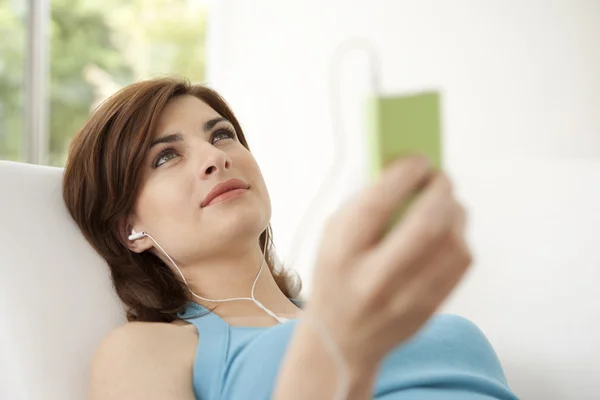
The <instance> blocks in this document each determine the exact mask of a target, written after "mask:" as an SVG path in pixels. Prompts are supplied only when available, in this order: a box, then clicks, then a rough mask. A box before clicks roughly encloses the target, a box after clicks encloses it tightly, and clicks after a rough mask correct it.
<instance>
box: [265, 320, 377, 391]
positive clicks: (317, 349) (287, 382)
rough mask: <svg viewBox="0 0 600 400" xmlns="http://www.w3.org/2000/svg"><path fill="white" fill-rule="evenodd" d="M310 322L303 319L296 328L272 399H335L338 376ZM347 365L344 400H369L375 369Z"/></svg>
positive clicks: (362, 365)
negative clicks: (346, 387)
mask: <svg viewBox="0 0 600 400" xmlns="http://www.w3.org/2000/svg"><path fill="white" fill-rule="evenodd" d="M311 323H312V321H308V320H304V319H303V320H301V321H299V324H298V325H297V327H296V330H295V332H294V336H293V337H292V340H291V342H290V345H289V348H288V351H287V353H286V355H285V358H284V360H283V364H282V367H281V369H280V371H279V376H278V379H277V382H276V386H275V391H274V394H273V399H274V400H305V399H314V400H319V399H327V400H330V399H334V398H335V397H334V396H335V393H336V391H337V390H338V388H339V385H340V382H341V379H340V378H341V377H340V375H339V371H338V369H337V368H336V364H335V362H334V358H333V357H332V354H331V353H330V350H329V349H328V348H327V347H326V346H325V344H324V341H323V338H322V337H320V336H319V335H318V333H317V332H318V330H316V329H315V326H314V325H311ZM346 366H347V371H348V378H349V382H348V383H349V388H348V389H349V390H348V393H349V394H350V397H348V398H347V399H348V400H363V399H370V398H371V390H372V387H373V383H374V380H375V375H376V372H377V366H376V365H374V364H370V363H361V362H358V361H357V360H356V361H352V360H346ZM345 399H346V398H345Z"/></svg>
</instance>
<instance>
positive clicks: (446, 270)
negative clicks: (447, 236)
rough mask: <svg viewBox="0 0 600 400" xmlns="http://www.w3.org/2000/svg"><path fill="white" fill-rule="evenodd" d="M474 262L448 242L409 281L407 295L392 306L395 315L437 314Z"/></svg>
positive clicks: (465, 252) (393, 302)
mask: <svg viewBox="0 0 600 400" xmlns="http://www.w3.org/2000/svg"><path fill="white" fill-rule="evenodd" d="M471 261H472V260H471V257H470V254H469V252H468V251H465V249H464V248H462V247H461V246H456V245H455V243H453V241H452V240H448V241H447V242H446V243H445V246H444V249H443V250H442V251H440V252H438V253H437V254H436V256H435V257H433V258H432V259H431V260H430V262H429V263H428V264H427V265H425V266H424V267H423V268H421V269H420V270H419V272H418V273H417V274H416V275H414V276H413V277H412V279H410V280H409V281H407V282H405V285H406V286H405V289H404V291H403V293H398V296H397V298H396V299H395V300H394V301H392V302H391V303H390V306H391V307H392V310H393V312H395V313H406V312H408V310H410V311H409V312H412V313H417V314H422V315H427V316H429V315H431V314H433V313H434V312H435V311H436V310H437V309H438V308H439V307H440V305H441V304H442V303H443V302H444V301H445V300H446V299H447V298H448V296H449V295H450V293H452V291H453V290H454V289H455V288H456V286H457V285H458V283H459V282H460V281H461V280H462V278H463V277H464V275H465V273H466V271H467V270H468V268H469V266H470V265H471Z"/></svg>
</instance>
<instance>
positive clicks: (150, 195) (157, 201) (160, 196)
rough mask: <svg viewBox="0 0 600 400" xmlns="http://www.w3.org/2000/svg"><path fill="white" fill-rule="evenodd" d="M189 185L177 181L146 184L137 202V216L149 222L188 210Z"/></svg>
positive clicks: (169, 180) (167, 180)
mask: <svg viewBox="0 0 600 400" xmlns="http://www.w3.org/2000/svg"><path fill="white" fill-rule="evenodd" d="M188 186H189V184H188V185H186V184H185V182H181V181H180V180H177V179H162V180H157V181H155V182H148V183H147V184H146V185H145V186H144V188H143V189H142V191H141V193H140V196H139V198H138V201H137V212H138V215H140V216H142V218H143V219H145V220H149V221H156V220H159V219H161V218H162V217H164V216H172V215H177V214H179V213H183V212H185V211H186V210H187V209H188V208H189V200H190V193H187V191H189V188H188Z"/></svg>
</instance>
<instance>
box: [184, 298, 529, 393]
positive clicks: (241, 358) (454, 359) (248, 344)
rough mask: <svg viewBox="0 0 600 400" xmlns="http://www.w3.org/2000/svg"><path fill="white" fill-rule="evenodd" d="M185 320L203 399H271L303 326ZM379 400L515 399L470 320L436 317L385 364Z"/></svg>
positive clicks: (196, 309)
mask: <svg viewBox="0 0 600 400" xmlns="http://www.w3.org/2000/svg"><path fill="white" fill-rule="evenodd" d="M180 317H181V318H183V319H186V320H187V321H189V322H191V323H193V324H194V325H195V326H196V329H197V330H198V333H199V341H198V348H197V353H196V359H195V363H194V371H193V374H194V375H193V385H194V393H195V395H196V399H197V400H217V399H226V400H238V399H240V400H245V399H248V400H268V399H271V394H272V391H273V389H274V386H275V381H276V378H277V374H278V371H279V367H280V365H281V362H282V360H283V356H284V354H285V352H286V349H287V346H288V343H289V341H290V339H291V336H292V333H293V331H294V327H295V326H296V324H297V321H294V320H292V321H288V322H286V323H284V324H280V325H276V326H272V327H237V326H230V325H228V324H227V323H226V322H225V321H224V320H223V319H221V318H220V317H219V316H217V315H216V314H214V313H212V312H210V311H209V310H207V309H206V308H204V307H202V306H200V305H198V304H196V303H190V305H189V306H188V308H187V309H186V310H185V311H184V312H183V313H181V314H180ZM373 398H375V399H381V400H491V399H495V400H516V399H517V397H516V396H515V395H514V394H513V393H512V391H511V390H510V388H509V387H508V384H507V382H506V378H505V376H504V372H503V371H502V367H501V365H500V362H499V360H498V357H497V356H496V354H495V352H494V350H493V348H492V346H491V345H490V343H489V342H488V340H487V339H486V337H485V336H484V335H483V333H482V332H481V331H480V330H479V329H478V328H477V326H475V325H474V324H473V323H472V322H470V321H469V320H467V319H465V318H462V317H458V316H455V315H437V316H434V317H432V318H431V319H430V321H429V322H428V323H427V324H426V325H425V326H424V327H423V328H422V329H421V330H420V331H419V332H418V333H417V334H416V335H415V336H413V338H412V339H411V340H409V341H407V342H405V343H403V344H402V345H401V346H398V347H397V348H396V349H394V350H393V351H392V352H390V354H389V355H388V356H387V357H386V359H385V360H384V361H383V363H382V365H381V368H380V370H379V371H378V375H377V380H376V384H375V387H374V389H373Z"/></svg>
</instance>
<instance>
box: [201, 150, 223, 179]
mask: <svg viewBox="0 0 600 400" xmlns="http://www.w3.org/2000/svg"><path fill="white" fill-rule="evenodd" d="M206 147H207V148H206V149H205V150H204V152H203V153H204V155H205V157H204V160H202V161H201V162H200V168H199V170H198V174H199V175H200V178H201V179H208V178H210V177H211V176H214V175H219V174H222V173H224V172H225V171H227V170H228V169H229V168H231V158H230V157H229V155H228V154H227V153H225V152H224V151H222V150H220V149H218V148H216V147H214V146H212V145H210V144H208V146H206Z"/></svg>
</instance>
